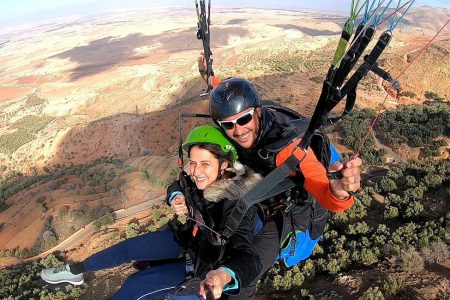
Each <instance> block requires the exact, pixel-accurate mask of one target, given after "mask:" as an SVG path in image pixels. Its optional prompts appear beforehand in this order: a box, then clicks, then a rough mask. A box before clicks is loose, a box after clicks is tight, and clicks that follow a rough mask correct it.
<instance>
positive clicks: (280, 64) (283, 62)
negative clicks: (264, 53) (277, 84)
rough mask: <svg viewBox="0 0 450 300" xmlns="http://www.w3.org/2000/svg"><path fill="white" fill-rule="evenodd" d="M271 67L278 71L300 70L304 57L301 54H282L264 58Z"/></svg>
mask: <svg viewBox="0 0 450 300" xmlns="http://www.w3.org/2000/svg"><path fill="white" fill-rule="evenodd" d="M263 63H265V64H267V65H268V66H269V67H270V68H272V69H273V70H275V71H278V72H287V73H292V72H296V71H298V70H300V66H301V64H302V63H303V58H302V57H300V56H291V55H281V56H277V57H276V58H267V59H264V60H263Z"/></svg>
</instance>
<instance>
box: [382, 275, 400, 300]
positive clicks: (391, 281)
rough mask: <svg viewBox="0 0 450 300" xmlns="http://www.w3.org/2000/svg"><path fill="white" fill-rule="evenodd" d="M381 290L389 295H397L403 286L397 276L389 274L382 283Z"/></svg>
mask: <svg viewBox="0 0 450 300" xmlns="http://www.w3.org/2000/svg"><path fill="white" fill-rule="evenodd" d="M382 286H383V290H384V291H385V292H386V293H387V294H390V295H393V296H395V295H397V294H398V293H399V292H400V291H401V290H402V289H403V287H404V286H405V284H404V282H403V279H402V278H401V277H400V276H399V275H397V274H389V275H388V277H387V278H386V279H385V280H384V282H383V283H382Z"/></svg>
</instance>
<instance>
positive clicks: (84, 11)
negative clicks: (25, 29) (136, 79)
mask: <svg viewBox="0 0 450 300" xmlns="http://www.w3.org/2000/svg"><path fill="white" fill-rule="evenodd" d="M395 1H397V0H394V2H395ZM211 2H212V6H213V9H214V6H217V7H238V6H240V7H263V8H283V9H304V8H309V9H314V10H327V11H336V12H347V11H348V9H349V7H350V2H351V0H314V1H312V0H259V1H257V0H247V1H242V0H240V1H238V0H212V1H211ZM280 2H281V3H282V4H281V3H280ZM405 2H407V1H406V0H403V1H402V3H405ZM385 3H388V1H386V2H385ZM422 5H429V6H433V7H445V8H450V1H449V0H416V2H415V3H414V6H422ZM142 6H166V7H167V6H180V7H192V8H194V0H127V1H123V0H38V1H36V0H0V28H4V27H9V26H14V25H19V24H23V23H29V22H35V21H42V20H46V19H52V18H57V17H62V16H66V15H74V14H76V15H90V14H95V13H99V12H102V11H107V10H111V9H119V8H123V7H125V8H126V7H142Z"/></svg>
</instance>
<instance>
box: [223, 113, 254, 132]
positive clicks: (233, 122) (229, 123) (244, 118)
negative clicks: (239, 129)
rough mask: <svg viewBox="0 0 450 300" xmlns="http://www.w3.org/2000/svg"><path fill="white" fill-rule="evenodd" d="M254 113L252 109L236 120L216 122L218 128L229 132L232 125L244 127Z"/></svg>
mask: <svg viewBox="0 0 450 300" xmlns="http://www.w3.org/2000/svg"><path fill="white" fill-rule="evenodd" d="M254 113H255V108H252V110H251V111H249V112H248V113H245V114H243V115H242V116H240V117H239V118H237V119H234V120H229V121H217V123H219V125H220V127H222V128H223V129H225V130H230V129H233V128H234V125H236V124H238V125H239V126H244V125H245V124H247V123H248V122H250V121H251V120H252V118H253V114H254Z"/></svg>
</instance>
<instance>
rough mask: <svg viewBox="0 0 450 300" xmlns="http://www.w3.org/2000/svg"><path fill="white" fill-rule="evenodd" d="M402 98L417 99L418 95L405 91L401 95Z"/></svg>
mask: <svg viewBox="0 0 450 300" xmlns="http://www.w3.org/2000/svg"><path fill="white" fill-rule="evenodd" d="M400 96H403V97H408V98H416V96H417V95H416V93H414V92H411V91H404V92H401V93H400Z"/></svg>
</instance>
